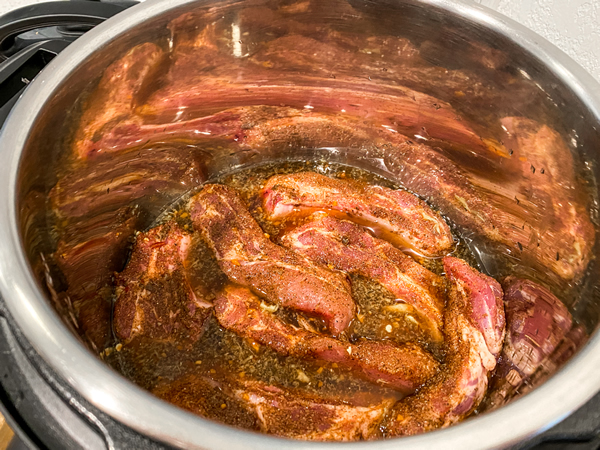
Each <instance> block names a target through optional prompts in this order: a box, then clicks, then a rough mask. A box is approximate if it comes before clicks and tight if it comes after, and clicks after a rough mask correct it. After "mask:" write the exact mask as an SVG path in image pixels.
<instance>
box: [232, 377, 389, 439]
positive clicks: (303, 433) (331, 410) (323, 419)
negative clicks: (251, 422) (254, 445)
mask: <svg viewBox="0 0 600 450" xmlns="http://www.w3.org/2000/svg"><path fill="white" fill-rule="evenodd" d="M234 395H235V397H236V398H238V399H240V400H242V401H245V402H247V404H248V405H249V406H250V407H252V408H253V409H254V411H255V413H256V416H257V417H258V419H259V422H260V429H261V431H262V432H264V433H270V434H275V435H278V436H284V437H288V438H294V439H304V440H315V441H355V440H360V439H369V438H371V437H374V436H376V435H377V433H378V431H379V430H378V425H379V423H380V422H381V420H382V419H383V417H384V416H385V414H386V413H387V411H388V410H389V409H390V408H391V407H392V405H393V403H394V400H393V399H385V400H383V401H381V402H379V403H377V404H374V405H360V404H352V403H349V402H345V401H342V400H340V399H337V400H336V399H333V398H327V397H322V396H317V395H315V394H310V393H307V392H306V391H304V390H301V389H287V390H284V389H282V388H279V387H276V386H271V385H268V384H265V383H262V382H258V381H245V382H242V386H240V388H238V389H234Z"/></svg>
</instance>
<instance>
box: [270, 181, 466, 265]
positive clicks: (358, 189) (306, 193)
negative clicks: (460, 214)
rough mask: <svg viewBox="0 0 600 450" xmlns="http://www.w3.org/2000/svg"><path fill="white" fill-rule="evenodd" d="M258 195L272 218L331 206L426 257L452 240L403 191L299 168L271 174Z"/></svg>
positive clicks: (436, 219)
mask: <svg viewBox="0 0 600 450" xmlns="http://www.w3.org/2000/svg"><path fill="white" fill-rule="evenodd" d="M262 195H263V199H264V207H265V211H266V212H267V214H268V215H269V217H270V218H271V219H273V220H276V219H280V218H283V217H286V216H288V215H295V214H301V213H302V212H303V211H304V212H309V213H310V212H314V211H315V210H331V211H337V212H341V213H343V214H344V215H346V216H347V217H349V218H351V219H352V220H354V221H356V222H358V223H360V224H362V225H367V226H369V227H372V228H373V229H375V230H376V232H379V233H380V234H381V235H382V236H383V237H384V238H385V239H386V240H389V241H391V242H393V243H394V244H396V245H397V246H399V247H407V248H408V249H412V250H414V251H416V252H417V253H419V254H422V255H424V256H440V255H443V254H445V253H447V252H448V250H450V249H451V248H452V246H453V245H454V241H453V238H452V234H451V233H450V228H449V227H448V225H447V224H446V222H444V220H443V219H442V218H441V217H440V215H439V214H436V213H435V212H433V211H432V210H431V208H429V206H427V204H426V203H425V202H424V201H422V200H420V199H419V198H417V197H416V196H414V195H412V194H410V193H408V192H406V191H402V190H393V189H388V188H385V187H382V186H373V185H368V184H360V183H358V182H354V181H344V180H339V179H335V178H329V177H326V176H324V175H319V174H317V173H314V172H301V173H294V174H291V175H275V176H273V177H271V178H270V179H269V180H268V181H267V183H266V184H265V186H264V188H263V191H262Z"/></svg>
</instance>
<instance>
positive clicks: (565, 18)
mask: <svg viewBox="0 0 600 450" xmlns="http://www.w3.org/2000/svg"><path fill="white" fill-rule="evenodd" d="M42 1H46V0H0V14H4V13H6V12H8V11H10V10H12V9H15V8H18V7H20V6H25V5H28V4H31V3H41V2H42ZM164 1H168V0H164ZM472 1H475V2H477V3H480V4H482V5H485V6H488V7H490V8H492V9H495V10H497V11H499V12H501V13H503V14H505V15H507V16H509V17H510V18H512V19H514V20H516V21H517V22H520V23H521V24H523V25H525V26H526V27H528V28H530V29H532V30H533V31H535V32H537V33H538V34H540V35H541V36H543V37H545V38H546V39H548V40H549V41H550V42H552V43H553V44H554V45H556V46H558V47H559V48H560V49H562V50H563V51H564V52H566V53H567V54H568V55H569V56H571V58H573V59H574V60H575V61H577V62H578V63H579V64H581V65H582V66H583V67H584V68H585V69H587V71H588V72H590V73H591V74H592V75H593V76H594V77H596V79H597V80H598V81H600V0H472Z"/></svg>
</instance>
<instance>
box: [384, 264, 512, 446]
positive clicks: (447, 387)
mask: <svg viewBox="0 0 600 450" xmlns="http://www.w3.org/2000/svg"><path fill="white" fill-rule="evenodd" d="M444 269H445V271H446V274H447V277H448V278H449V280H450V282H451V283H452V288H451V291H450V295H449V298H448V305H447V308H446V314H445V323H444V333H445V337H446V352H447V353H446V367H443V368H442V370H440V372H439V373H438V375H437V376H436V377H435V378H433V379H432V380H431V381H430V382H429V383H428V384H427V385H426V386H425V387H423V388H422V389H421V390H420V391H419V392H417V393H416V394H415V395H413V396H410V397H406V398H405V399H403V400H401V401H400V402H398V404H397V405H396V406H395V407H394V409H393V410H392V411H391V413H390V415H389V416H388V418H387V421H386V423H385V424H384V426H385V429H386V433H387V435H388V436H401V435H413V434H418V433H423V432H425V431H430V430H433V429H436V428H440V427H446V426H449V425H452V424H453V423H456V422H458V421H459V420H461V419H463V418H465V417H467V416H468V415H469V414H470V413H471V412H472V411H473V410H474V409H475V408H476V407H477V406H478V405H479V403H480V402H481V400H482V399H483V396H484V395H485V393H486V390H487V384H488V373H489V372H490V371H492V370H494V368H495V367H496V359H497V358H498V356H499V354H500V351H501V350H502V342H503V340H504V308H503V305H502V289H501V287H500V285H499V284H498V282H497V281H496V280H494V279H493V278H490V277H488V276H486V275H483V274H481V273H479V272H477V271H476V270H474V269H473V268H471V267H470V266H469V265H468V264H467V263H465V262H464V261H462V260H460V259H458V258H453V257H446V258H444Z"/></svg>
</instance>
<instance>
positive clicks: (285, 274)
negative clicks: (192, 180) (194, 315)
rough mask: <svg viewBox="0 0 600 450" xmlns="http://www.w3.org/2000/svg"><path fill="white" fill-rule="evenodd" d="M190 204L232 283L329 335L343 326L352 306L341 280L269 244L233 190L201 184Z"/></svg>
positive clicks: (346, 289) (191, 210)
mask: <svg viewBox="0 0 600 450" xmlns="http://www.w3.org/2000/svg"><path fill="white" fill-rule="evenodd" d="M189 205H190V212H191V216H192V220H193V223H194V227H195V228H196V229H198V230H201V231H202V233H203V235H204V238H205V239H206V241H207V242H208V244H209V245H210V246H211V248H212V249H213V251H214V252H215V255H216V258H217V260H218V262H219V266H220V267H221V270H223V272H224V273H225V274H226V275H227V276H228V277H229V278H230V279H231V280H232V281H235V282H236V283H238V284H241V285H243V286H248V287H250V288H251V289H253V290H254V291H255V292H256V293H257V294H259V295H261V296H263V297H265V298H266V299H268V300H269V301H271V302H273V303H277V304H279V305H282V306H284V307H289V308H292V309H296V310H298V311H302V312H305V313H307V314H310V315H314V316H318V317H321V318H322V319H323V320H324V321H325V322H326V324H327V326H328V328H329V330H330V331H331V332H332V333H333V334H339V333H341V332H342V331H344V330H345V329H346V328H347V327H348V325H349V324H350V321H351V320H352V318H353V317H354V314H355V312H356V306H355V304H354V301H353V300H352V296H351V291H350V285H349V284H348V282H347V280H346V278H345V277H344V276H343V275H342V274H339V273H335V272H332V271H330V270H328V269H326V268H324V267H321V266H320V265H318V264H316V263H313V262H312V261H310V260H309V259H308V258H306V257H304V256H301V255H298V254H297V253H295V252H293V251H291V250H288V249H286V248H283V247H280V246H279V245H276V244H274V243H273V242H271V241H270V240H269V238H268V237H266V236H265V234H264V233H263V231H262V229H261V228H260V226H259V225H258V223H256V221H255V220H254V219H253V218H252V216H251V215H250V213H249V212H248V210H247V209H246V207H245V205H244V204H243V203H242V200H241V199H240V198H239V197H238V195H237V194H236V192H235V191H234V190H233V189H231V188H229V187H227V186H223V185H218V184H209V185H206V186H205V187H204V189H203V190H202V191H201V192H200V193H199V194H197V195H196V196H194V197H193V198H192V199H191V200H190V204H189Z"/></svg>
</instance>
